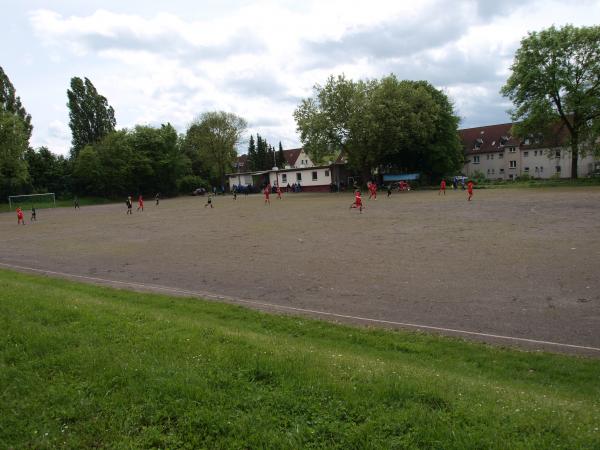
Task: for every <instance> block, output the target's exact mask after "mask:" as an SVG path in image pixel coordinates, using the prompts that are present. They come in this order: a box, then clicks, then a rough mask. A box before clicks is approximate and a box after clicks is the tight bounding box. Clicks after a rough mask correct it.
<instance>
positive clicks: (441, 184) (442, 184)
mask: <svg viewBox="0 0 600 450" xmlns="http://www.w3.org/2000/svg"><path fill="white" fill-rule="evenodd" d="M442 192H443V193H444V195H446V180H445V179H444V178H442V182H441V183H440V190H439V192H438V195H440V194H441V193H442Z"/></svg>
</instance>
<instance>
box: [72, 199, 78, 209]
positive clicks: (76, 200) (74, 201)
mask: <svg viewBox="0 0 600 450" xmlns="http://www.w3.org/2000/svg"><path fill="white" fill-rule="evenodd" d="M73 205H74V206H75V209H79V198H77V196H75V198H74V199H73Z"/></svg>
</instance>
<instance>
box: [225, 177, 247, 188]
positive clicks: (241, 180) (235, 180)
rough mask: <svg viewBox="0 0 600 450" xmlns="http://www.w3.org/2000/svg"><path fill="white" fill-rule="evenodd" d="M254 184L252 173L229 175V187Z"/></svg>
mask: <svg viewBox="0 0 600 450" xmlns="http://www.w3.org/2000/svg"><path fill="white" fill-rule="evenodd" d="M249 184H252V175H229V189H230V190H231V189H233V186H234V185H236V186H240V185H241V186H247V185H249Z"/></svg>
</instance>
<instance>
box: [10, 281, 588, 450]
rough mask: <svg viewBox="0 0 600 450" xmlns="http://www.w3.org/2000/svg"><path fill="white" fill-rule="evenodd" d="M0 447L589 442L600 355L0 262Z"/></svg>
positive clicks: (542, 445)
mask: <svg viewBox="0 0 600 450" xmlns="http://www.w3.org/2000/svg"><path fill="white" fill-rule="evenodd" d="M0 324H1V327H2V328H1V329H2V333H1V334H0V448H22V447H32V448H55V447H68V448H89V447H119V448H131V447H140V448H149V447H163V448H177V447H186V448H202V447H205V448H227V449H232V448H307V447H309V448H313V447H314V448H316V447H322V448H344V449H346V448H460V449H463V448H498V449H506V448H531V449H539V448H565V449H574V448H599V447H600V430H599V427H600V424H599V423H600V361H598V360H592V359H584V358H574V357H567V356H561V355H552V354H542V353H525V352H518V351H512V350H506V349H500V348H494V347H489V346H484V345H479V344H473V343H466V342H462V341H459V340H453V339H446V338H441V337H436V336H430V335H423V334H417V333H404V332H403V333H400V332H390V331H384V330H368V329H361V328H353V327H348V326H339V325H333V324H330V323H326V322H320V321H314V320H309V319H305V318H298V317H281V316H275V315H267V314H263V313H259V312H255V311H251V310H247V309H243V308H240V307H236V306H230V305H224V304H218V303H210V302H204V301H199V300H196V299H188V298H174V297H167V296H160V295H148V294H140V293H133V292H127V291H120V290H114V289H109V288H101V287H97V286H91V285H85V284H78V283H72V282H67V281H62V280H56V279H49V278H44V277H35V276H29V275H23V274H18V273H14V272H10V271H0Z"/></svg>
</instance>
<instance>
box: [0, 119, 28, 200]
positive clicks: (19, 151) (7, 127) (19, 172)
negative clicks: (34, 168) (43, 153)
mask: <svg viewBox="0 0 600 450" xmlns="http://www.w3.org/2000/svg"><path fill="white" fill-rule="evenodd" d="M28 146H29V129H28V127H27V124H26V123H25V122H24V121H23V120H22V119H21V118H20V117H19V116H18V115H17V114H12V113H8V112H4V111H0V198H3V199H4V198H6V197H7V196H8V195H14V194H20V193H22V192H23V190H25V189H26V188H27V186H28V182H29V173H28V171H27V162H26V161H25V157H24V155H25V151H26V150H27V148H28Z"/></svg>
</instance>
